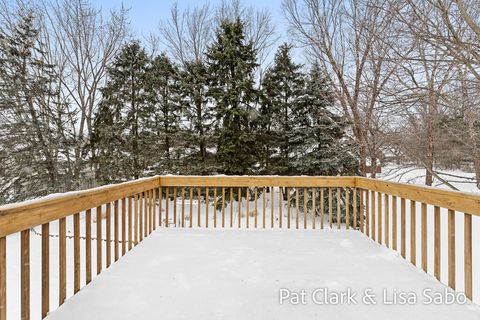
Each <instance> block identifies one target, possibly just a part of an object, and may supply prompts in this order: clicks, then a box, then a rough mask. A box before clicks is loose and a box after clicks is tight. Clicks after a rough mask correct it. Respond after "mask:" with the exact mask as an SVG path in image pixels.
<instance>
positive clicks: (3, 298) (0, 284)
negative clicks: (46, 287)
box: [0, 237, 48, 320]
mask: <svg viewBox="0 0 480 320" xmlns="http://www.w3.org/2000/svg"><path fill="white" fill-rule="evenodd" d="M42 289H43V286H42ZM42 297H43V294H42ZM42 302H43V300H42ZM42 310H43V309H42ZM47 312H48V310H47ZM42 314H43V313H42ZM42 318H44V317H43V316H42ZM0 320H7V238H6V237H1V238H0Z"/></svg>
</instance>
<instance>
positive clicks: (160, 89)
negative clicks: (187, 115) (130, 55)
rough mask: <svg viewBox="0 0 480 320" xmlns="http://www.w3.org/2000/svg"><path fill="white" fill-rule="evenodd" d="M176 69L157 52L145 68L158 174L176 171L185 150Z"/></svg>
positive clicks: (167, 59)
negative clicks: (157, 150)
mask: <svg viewBox="0 0 480 320" xmlns="http://www.w3.org/2000/svg"><path fill="white" fill-rule="evenodd" d="M179 82H180V79H179V71H178V68H177V67H176V66H174V65H173V64H172V62H171V61H170V59H169V58H168V57H167V56H166V55H165V54H161V55H159V56H157V57H155V58H154V59H153V61H152V65H151V68H150V70H149V72H148V89H147V90H148V94H150V95H151V100H150V101H151V102H152V106H153V107H154V121H155V122H154V124H155V135H156V138H155V139H156V142H155V144H156V145H158V146H159V151H160V152H157V153H156V154H155V158H156V159H159V160H160V161H159V162H158V163H157V164H156V168H155V171H156V172H157V173H159V174H164V173H178V170H179V167H178V164H179V162H180V161H179V160H180V158H181V156H182V155H183V153H184V152H185V150H184V146H183V145H182V144H181V143H179V141H180V140H181V131H180V129H181V128H180V118H181V115H182V108H181V107H182V106H181V104H180V102H181V101H180V99H181V96H180V94H181V93H180V83H179Z"/></svg>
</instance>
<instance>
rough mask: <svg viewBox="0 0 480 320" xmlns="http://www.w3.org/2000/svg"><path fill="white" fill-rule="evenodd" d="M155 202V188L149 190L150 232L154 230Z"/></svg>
mask: <svg viewBox="0 0 480 320" xmlns="http://www.w3.org/2000/svg"><path fill="white" fill-rule="evenodd" d="M155 207H156V203H155V189H152V190H150V233H152V232H153V230H155V222H156V219H155V213H156V210H155Z"/></svg>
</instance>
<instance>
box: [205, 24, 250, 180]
mask: <svg viewBox="0 0 480 320" xmlns="http://www.w3.org/2000/svg"><path fill="white" fill-rule="evenodd" d="M207 59H208V71H209V74H210V88H209V95H210V96H211V97H212V99H213V101H214V103H215V115H216V119H217V121H218V122H219V123H218V130H217V137H218V140H217V141H218V142H217V153H216V159H217V163H218V166H219V171H220V172H221V173H224V174H237V175H242V174H246V173H248V172H249V170H251V168H252V166H253V165H254V164H255V162H256V154H257V151H258V150H257V140H256V133H255V131H254V126H253V120H254V118H255V117H256V113H257V112H256V111H255V110H254V108H253V106H252V102H253V101H255V99H256V97H257V95H258V92H257V90H255V88H254V74H253V73H254V70H255V68H256V67H257V66H258V64H257V62H256V53H255V50H254V49H253V46H252V43H246V41H245V33H244V24H243V23H242V21H240V19H237V20H235V21H223V22H222V23H221V25H220V28H219V29H218V30H217V32H216V40H215V42H214V43H213V45H212V46H211V47H210V48H209V50H208V52H207Z"/></svg>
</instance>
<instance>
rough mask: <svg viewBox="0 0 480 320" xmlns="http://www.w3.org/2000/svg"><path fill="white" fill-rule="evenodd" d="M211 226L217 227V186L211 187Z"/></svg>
mask: <svg viewBox="0 0 480 320" xmlns="http://www.w3.org/2000/svg"><path fill="white" fill-rule="evenodd" d="M247 210H248V209H247ZM213 227H214V228H216V227H217V187H215V188H214V189H213Z"/></svg>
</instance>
